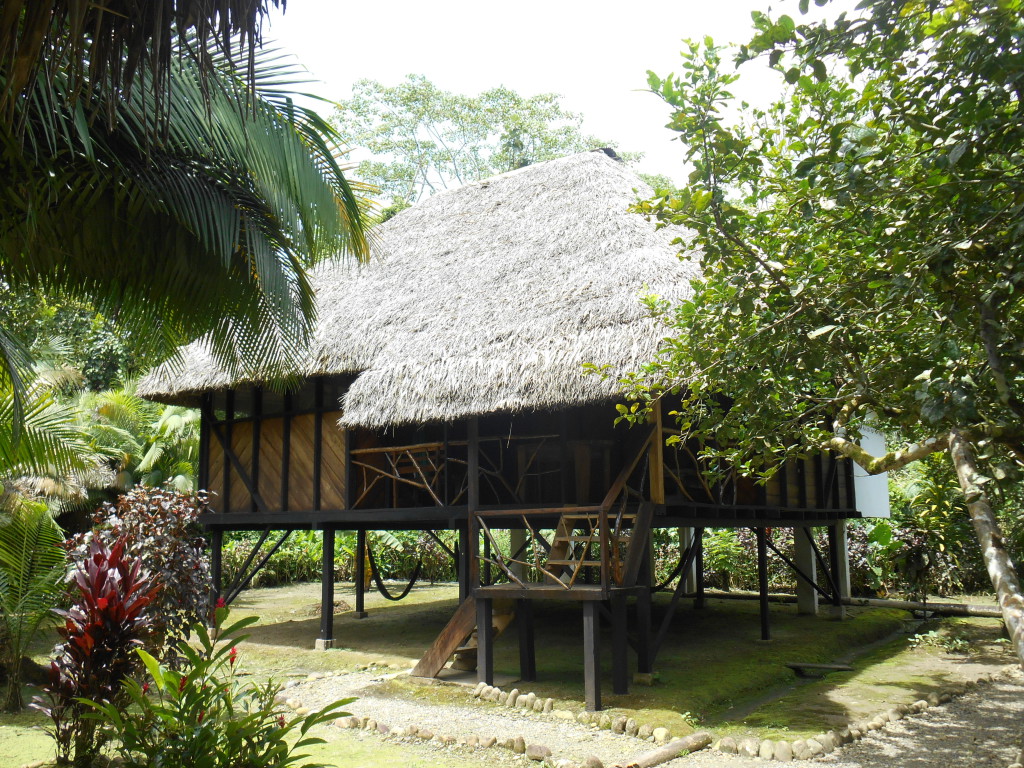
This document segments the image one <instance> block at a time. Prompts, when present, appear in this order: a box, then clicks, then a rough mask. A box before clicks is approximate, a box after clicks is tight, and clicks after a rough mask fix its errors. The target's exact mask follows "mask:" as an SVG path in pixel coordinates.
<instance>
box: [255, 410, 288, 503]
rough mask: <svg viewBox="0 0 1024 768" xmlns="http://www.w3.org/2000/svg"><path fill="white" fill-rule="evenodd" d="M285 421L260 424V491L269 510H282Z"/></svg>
mask: <svg viewBox="0 0 1024 768" xmlns="http://www.w3.org/2000/svg"><path fill="white" fill-rule="evenodd" d="M284 464H285V462H284V419H281V418H278V419H263V420H262V421H261V422H260V477H259V491H260V496H261V497H262V498H263V501H264V503H265V504H266V505H267V509H270V510H272V511H275V512H277V511H282V510H281V476H282V473H283V472H284Z"/></svg>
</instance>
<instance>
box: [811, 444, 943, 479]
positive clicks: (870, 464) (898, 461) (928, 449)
mask: <svg viewBox="0 0 1024 768" xmlns="http://www.w3.org/2000/svg"><path fill="white" fill-rule="evenodd" d="M948 446H949V436H948V435H942V436H941V437H933V438H929V439H928V440H925V441H924V442H923V443H919V444H918V445H912V446H910V447H909V448H905V449H903V450H902V451H889V453H886V454H885V455H883V456H872V455H871V454H870V453H868V452H867V451H865V450H864V449H863V448H861V447H860V446H859V445H857V444H856V443H855V442H853V441H852V440H847V439H846V438H845V437H838V436H836V437H833V438H831V439H830V440H826V441H825V442H824V443H822V444H821V447H822V448H823V449H825V450H833V451H835V452H836V453H838V454H840V455H841V456H844V457H846V458H847V459H851V460H852V461H854V462H856V463H857V464H858V465H859V466H860V467H861V468H862V469H863V470H864V471H865V472H867V473H868V474H869V475H878V474H881V473H882V472H888V471H889V470H891V469H899V468H900V467H903V466H906V465H907V464H910V463H911V462H914V461H917V460H919V459H923V458H924V457H925V456H929V455H931V454H933V453H937V452H938V451H944V450H946V448H947V447H948Z"/></svg>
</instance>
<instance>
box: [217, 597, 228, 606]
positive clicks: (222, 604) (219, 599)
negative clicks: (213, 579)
mask: <svg viewBox="0 0 1024 768" xmlns="http://www.w3.org/2000/svg"><path fill="white" fill-rule="evenodd" d="M227 605H228V604H227V603H225V602H224V598H223V597H218V598H217V607H218V608H227Z"/></svg>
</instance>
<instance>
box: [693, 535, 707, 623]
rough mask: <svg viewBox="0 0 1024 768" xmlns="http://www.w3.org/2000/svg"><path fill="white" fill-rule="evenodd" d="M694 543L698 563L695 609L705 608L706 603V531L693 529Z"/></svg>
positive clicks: (695, 574)
mask: <svg viewBox="0 0 1024 768" xmlns="http://www.w3.org/2000/svg"><path fill="white" fill-rule="evenodd" d="M693 543H694V545H695V546H696V547H697V555H696V557H695V558H694V560H695V561H696V563H697V567H696V569H695V573H694V576H695V577H696V578H695V582H696V583H695V584H694V586H695V587H697V597H696V598H695V599H694V601H693V607H694V608H703V607H704V605H705V601H704V529H703V528H694V529H693Z"/></svg>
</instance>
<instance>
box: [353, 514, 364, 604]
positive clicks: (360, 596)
mask: <svg viewBox="0 0 1024 768" xmlns="http://www.w3.org/2000/svg"><path fill="white" fill-rule="evenodd" d="M355 579H356V585H355V586H356V610H355V614H356V618H357V619H365V618H366V602H365V601H366V529H365V528H360V529H359V530H358V531H356V562H355Z"/></svg>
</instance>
